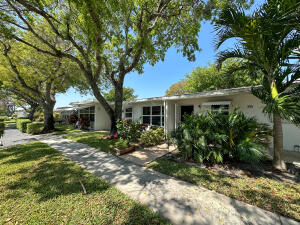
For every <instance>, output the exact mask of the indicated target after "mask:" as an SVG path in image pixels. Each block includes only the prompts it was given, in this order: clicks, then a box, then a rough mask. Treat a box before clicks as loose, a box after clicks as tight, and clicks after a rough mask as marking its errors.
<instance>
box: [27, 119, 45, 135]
mask: <svg viewBox="0 0 300 225" xmlns="http://www.w3.org/2000/svg"><path fill="white" fill-rule="evenodd" d="M43 126H44V123H39V122H33V123H28V124H27V129H26V133H28V134H39V133H41V130H42V128H43Z"/></svg>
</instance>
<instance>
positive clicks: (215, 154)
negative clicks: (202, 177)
mask: <svg viewBox="0 0 300 225" xmlns="http://www.w3.org/2000/svg"><path fill="white" fill-rule="evenodd" d="M270 135H271V130H270V129H269V127H268V126H267V125H266V124H262V123H259V122H258V121H257V120H256V119H255V118H247V117H246V116H245V115H244V114H243V113H242V112H238V111H237V109H235V110H234V111H233V112H231V113H230V114H229V115H224V114H222V113H221V112H218V113H215V112H214V113H213V112H207V113H203V114H199V115H186V116H185V117H184V121H183V122H182V123H181V124H180V125H179V127H178V129H177V130H176V131H175V132H174V133H173V135H172V138H171V142H173V143H175V144H176V145H177V147H178V150H179V151H180V152H181V154H182V157H183V158H184V159H186V160H187V159H193V160H195V161H196V162H203V161H208V162H211V163H220V162H223V161H224V160H236V161H247V162H257V161H259V160H260V159H262V158H263V156H264V154H263V153H264V150H265V149H266V147H267V146H268V144H269V136H270Z"/></svg>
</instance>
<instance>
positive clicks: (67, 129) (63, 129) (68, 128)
mask: <svg viewBox="0 0 300 225" xmlns="http://www.w3.org/2000/svg"><path fill="white" fill-rule="evenodd" d="M55 128H56V129H59V131H54V132H53V133H52V134H54V135H60V134H71V133H77V132H82V130H80V129H77V128H74V127H73V126H72V125H70V124H55Z"/></svg>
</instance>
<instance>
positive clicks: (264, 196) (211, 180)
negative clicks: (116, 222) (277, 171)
mask: <svg viewBox="0 0 300 225" xmlns="http://www.w3.org/2000/svg"><path fill="white" fill-rule="evenodd" d="M148 167H149V168H152V169H154V170H156V171H158V172H161V173H164V174H167V175H170V176H173V177H176V178H178V179H181V180H184V181H187V182H190V183H192V184H196V185H201V186H204V187H206V188H208V189H210V190H213V191H216V192H219V193H221V194H224V195H226V196H229V197H232V198H235V199H238V200H240V201H243V202H246V203H249V204H252V205H255V206H258V207H260V208H263V209H266V210H268V211H272V212H275V213H278V214H281V215H283V216H287V217H291V218H293V219H296V220H298V221H300V202H299V201H300V184H299V183H287V182H280V181H277V180H274V179H269V178H266V177H254V176H252V177H232V176H228V175H226V174H224V173H220V172H217V171H214V170H212V169H207V168H199V167H196V166H191V165H187V164H186V163H180V162H174V161H171V160H168V159H158V160H156V161H154V162H152V163H150V164H148Z"/></svg>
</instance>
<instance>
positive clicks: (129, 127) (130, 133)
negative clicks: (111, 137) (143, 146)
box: [117, 120, 143, 141]
mask: <svg viewBox="0 0 300 225" xmlns="http://www.w3.org/2000/svg"><path fill="white" fill-rule="evenodd" d="M117 128H118V135H119V136H120V137H121V138H124V139H127V140H129V141H137V139H138V138H139V137H140V136H141V133H142V129H143V128H142V124H141V123H135V122H133V121H132V120H120V121H118V123H117Z"/></svg>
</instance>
